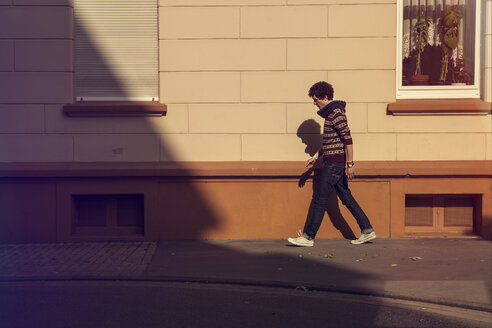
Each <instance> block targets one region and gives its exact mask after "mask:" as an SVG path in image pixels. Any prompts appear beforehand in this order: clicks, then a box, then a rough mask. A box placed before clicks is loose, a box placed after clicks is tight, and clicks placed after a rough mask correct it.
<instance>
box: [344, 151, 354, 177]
mask: <svg viewBox="0 0 492 328" xmlns="http://www.w3.org/2000/svg"><path fill="white" fill-rule="evenodd" d="M345 152H346V153H347V162H353V161H354V145H353V144H350V145H345ZM354 177H355V170H354V168H353V167H347V178H348V179H349V180H352V179H353V178H354Z"/></svg>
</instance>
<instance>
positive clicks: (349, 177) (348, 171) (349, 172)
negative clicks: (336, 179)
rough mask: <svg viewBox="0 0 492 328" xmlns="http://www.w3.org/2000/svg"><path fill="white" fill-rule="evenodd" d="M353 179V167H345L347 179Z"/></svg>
mask: <svg viewBox="0 0 492 328" xmlns="http://www.w3.org/2000/svg"><path fill="white" fill-rule="evenodd" d="M354 177H355V170H354V168H353V167H347V178H348V179H349V180H352V179H353V178H354Z"/></svg>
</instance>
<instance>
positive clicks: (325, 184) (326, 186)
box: [287, 164, 340, 246]
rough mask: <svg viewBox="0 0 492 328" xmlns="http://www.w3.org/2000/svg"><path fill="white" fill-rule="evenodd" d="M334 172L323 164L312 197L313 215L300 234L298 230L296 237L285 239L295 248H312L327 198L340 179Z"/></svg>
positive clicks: (328, 165)
mask: <svg viewBox="0 0 492 328" xmlns="http://www.w3.org/2000/svg"><path fill="white" fill-rule="evenodd" d="M335 171H339V170H336V168H334V167H333V166H332V165H331V164H325V167H324V168H323V171H322V172H321V178H320V181H319V182H318V186H317V188H316V192H315V193H314V195H313V214H312V217H311V219H310V220H309V222H308V226H307V227H306V229H305V230H304V233H302V232H301V231H300V230H299V232H298V235H299V236H298V237H296V238H287V241H289V242H290V243H291V244H294V245H296V246H313V245H314V237H315V236H316V233H317V232H318V229H319V226H320V225H321V221H323V216H324V214H325V211H326V206H327V204H328V198H329V196H330V194H331V192H332V191H333V185H334V184H335V183H336V182H337V181H338V180H339V179H340V172H338V173H337V172H335Z"/></svg>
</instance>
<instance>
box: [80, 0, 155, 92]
mask: <svg viewBox="0 0 492 328" xmlns="http://www.w3.org/2000/svg"><path fill="white" fill-rule="evenodd" d="M74 13H75V95H76V100H78V101H80V100H84V101H85V100H88V101H97V100H102V101H104V100H115V101H118V100H119V101H146V100H149V101H150V100H155V101H157V100H158V94H159V87H158V84H159V75H158V74H159V71H158V70H159V68H158V28H157V0H138V1H119V0H75V1H74Z"/></svg>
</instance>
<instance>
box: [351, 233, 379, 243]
mask: <svg viewBox="0 0 492 328" xmlns="http://www.w3.org/2000/svg"><path fill="white" fill-rule="evenodd" d="M373 239H376V236H375V235H374V236H372V237H369V238H367V239H365V240H363V241H359V240H358V239H355V240H351V241H350V243H351V244H352V245H362V244H365V243H367V242H368V241H371V240H373Z"/></svg>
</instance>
